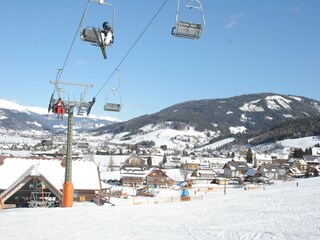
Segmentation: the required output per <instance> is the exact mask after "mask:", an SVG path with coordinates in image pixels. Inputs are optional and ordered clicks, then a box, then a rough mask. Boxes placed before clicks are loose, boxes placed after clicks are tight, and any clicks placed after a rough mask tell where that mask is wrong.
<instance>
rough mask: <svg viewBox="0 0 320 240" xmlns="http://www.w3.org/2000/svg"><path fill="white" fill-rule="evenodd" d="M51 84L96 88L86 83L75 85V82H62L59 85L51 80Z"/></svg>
mask: <svg viewBox="0 0 320 240" xmlns="http://www.w3.org/2000/svg"><path fill="white" fill-rule="evenodd" d="M50 83H53V84H54V85H56V86H57V85H58V84H62V85H72V86H79V87H94V85H93V84H84V83H75V82H62V81H59V83H56V81H53V80H51V81H50Z"/></svg>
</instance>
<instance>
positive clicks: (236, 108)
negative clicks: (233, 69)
mask: <svg viewBox="0 0 320 240" xmlns="http://www.w3.org/2000/svg"><path fill="white" fill-rule="evenodd" d="M319 115H320V102H319V101H317V100H313V99H309V98H306V97H301V96H291V95H281V94H275V93H259V94H247V95H241V96H235V97H230V98H222V99H206V100H197V101H188V102H184V103H180V104H176V105H173V106H171V107H168V108H166V109H163V110H161V111H159V112H157V113H154V114H150V115H144V116H141V117H138V118H135V119H132V120H129V121H126V122H119V123H115V124H112V125H109V126H105V127H102V128H100V129H96V130H94V131H98V132H100V133H105V132H111V133H114V134H119V133H124V132H126V133H128V134H127V136H126V137H128V136H130V135H134V134H139V133H141V132H145V129H146V126H149V127H148V128H149V129H152V127H150V125H151V126H153V127H154V126H156V125H159V124H162V125H163V126H165V127H168V125H170V128H172V129H176V130H179V129H185V128H186V127H190V126H192V127H194V128H195V129H196V130H197V131H205V130H208V131H211V132H213V134H215V135H230V134H236V133H238V132H253V131H257V130H260V129H264V128H266V127H270V126H272V125H275V124H279V123H283V122H286V121H288V120H292V119H302V118H309V117H316V116H319Z"/></svg>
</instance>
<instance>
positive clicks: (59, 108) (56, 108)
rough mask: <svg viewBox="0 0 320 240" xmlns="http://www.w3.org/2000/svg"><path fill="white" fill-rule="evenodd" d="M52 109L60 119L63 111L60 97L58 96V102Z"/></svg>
mask: <svg viewBox="0 0 320 240" xmlns="http://www.w3.org/2000/svg"><path fill="white" fill-rule="evenodd" d="M54 111H55V113H56V114H58V119H59V117H60V119H61V120H62V118H63V115H64V113H65V108H64V103H63V101H62V99H61V98H59V100H58V102H57V103H56V104H55V105H54Z"/></svg>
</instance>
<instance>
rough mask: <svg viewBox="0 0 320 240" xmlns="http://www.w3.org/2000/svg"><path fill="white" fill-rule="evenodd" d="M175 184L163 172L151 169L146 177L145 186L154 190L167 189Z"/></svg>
mask: <svg viewBox="0 0 320 240" xmlns="http://www.w3.org/2000/svg"><path fill="white" fill-rule="evenodd" d="M174 184H175V182H174V180H173V179H171V178H170V177H169V176H168V175H167V174H166V173H165V172H164V171H162V170H161V169H158V168H153V169H152V170H151V171H150V172H149V173H148V175H147V176H146V185H147V186H153V187H155V188H158V187H160V188H167V187H169V186H171V185H174Z"/></svg>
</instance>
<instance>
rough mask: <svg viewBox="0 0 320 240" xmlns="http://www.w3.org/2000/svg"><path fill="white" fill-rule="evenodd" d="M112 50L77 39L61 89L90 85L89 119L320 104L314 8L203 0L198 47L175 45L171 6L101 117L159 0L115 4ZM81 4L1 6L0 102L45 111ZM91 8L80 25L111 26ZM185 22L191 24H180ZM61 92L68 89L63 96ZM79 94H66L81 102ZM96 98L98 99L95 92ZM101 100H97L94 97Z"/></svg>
mask: <svg viewBox="0 0 320 240" xmlns="http://www.w3.org/2000/svg"><path fill="white" fill-rule="evenodd" d="M109 2H110V3H112V4H113V5H114V7H115V9H116V22H115V27H116V29H115V42H114V44H113V46H112V47H111V48H109V49H108V50H107V52H108V59H107V60H104V59H103V57H102V54H101V52H100V49H99V48H97V47H94V46H91V45H90V44H89V43H87V42H83V41H81V40H80V37H79V34H78V35H77V38H76V39H75V42H74V45H73V48H72V50H71V52H70V55H69V58H68V61H67V63H66V66H65V68H64V71H63V73H62V76H61V81H69V82H80V83H90V84H94V88H91V89H89V91H88V94H87V99H88V100H89V99H91V98H92V97H94V96H97V102H96V104H95V105H94V107H93V110H92V112H93V113H94V114H96V115H104V116H111V117H115V118H118V119H121V120H128V119H131V118H134V117H138V116H141V115H144V114H152V113H155V112H158V111H160V110H161V109H163V108H166V107H169V106H171V105H174V104H177V103H181V102H185V101H189V100H199V99H215V98H226V97H232V96H236V95H242V94H250V93H260V92H274V93H279V94H292V95H298V96H306V97H309V98H312V99H316V100H320V97H319V95H320V94H319V78H320V44H319V43H320V26H319V22H320V14H319V9H320V1H318V0H308V1H305V0H268V1H267V0H261V1H256V0H220V1H219V0H202V1H201V2H202V5H203V8H204V13H205V18H206V26H205V30H204V32H203V35H202V38H201V39H200V40H188V39H181V38H175V37H173V36H171V34H170V33H171V28H172V27H173V26H174V24H175V12H176V1H175V0H168V2H167V3H166V5H165V6H164V7H163V9H162V10H161V12H160V13H159V15H158V16H157V18H156V19H155V20H154V22H153V23H152V24H151V26H150V27H149V28H148V29H147V31H146V32H145V33H144V34H143V36H142V37H141V39H140V40H139V41H138V42H137V44H136V45H135V47H134V48H133V49H132V51H131V52H130V53H129V55H128V56H127V57H126V58H125V60H124V61H123V63H122V64H121V65H120V67H119V69H120V79H121V80H120V94H121V99H122V111H121V112H120V113H112V112H105V111H104V110H103V105H104V104H105V102H106V98H107V96H109V95H110V97H109V102H118V101H119V98H116V97H117V96H115V97H114V98H112V88H113V87H118V85H119V84H118V79H117V77H116V75H114V76H113V77H112V78H111V79H110V80H109V82H108V83H107V84H106V85H105V87H104V88H103V89H102V90H101V87H102V86H103V84H104V83H105V82H106V81H107V79H108V78H109V77H110V76H111V74H112V72H113V71H114V70H115V68H116V67H117V66H118V65H119V63H120V62H121V60H122V59H123V57H124V56H125V55H126V54H127V53H128V51H129V49H130V48H131V47H132V45H133V43H134V42H135V41H136V40H137V38H138V37H139V35H140V34H141V33H142V31H143V30H144V28H145V27H146V26H147V24H148V23H149V21H150V20H151V18H152V17H153V16H154V15H155V13H156V12H157V10H158V9H159V8H160V6H161V5H162V3H163V2H164V0H152V1H150V0H136V1H132V0H113V1H111V0H110V1H109ZM86 3H87V0H81V1H80V0H72V1H65V0H55V1H22V0H18V1H5V2H3V3H2V4H1V8H0V25H1V29H2V33H1V34H0V49H1V51H0V52H1V54H0V74H1V75H0V78H1V90H0V98H2V99H6V100H12V101H16V102H17V103H19V104H22V105H27V106H39V107H45V108H47V106H48V102H49V98H50V96H51V94H52V92H53V85H52V84H50V83H49V81H50V80H54V79H55V77H56V70H57V68H61V67H62V66H63V64H64V61H65V59H66V56H67V53H68V51H69V49H70V46H71V43H72V40H73V38H74V36H75V33H76V30H77V27H78V25H79V23H80V19H81V16H82V13H83V11H84V8H85V6H86ZM94 5H97V4H91V5H90V6H91V8H89V11H88V14H87V17H86V19H85V22H84V26H86V25H95V26H97V27H100V26H101V24H102V22H103V21H104V20H105V19H106V20H109V21H110V22H112V13H111V8H107V7H100V6H98V5H97V7H96V6H94ZM185 18H187V17H185ZM66 88H67V87H66ZM79 90H82V88H77V89H75V88H71V89H67V91H68V93H69V97H70V98H78V96H79ZM99 90H101V91H99ZM97 94H98V95H97Z"/></svg>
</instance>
